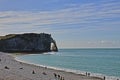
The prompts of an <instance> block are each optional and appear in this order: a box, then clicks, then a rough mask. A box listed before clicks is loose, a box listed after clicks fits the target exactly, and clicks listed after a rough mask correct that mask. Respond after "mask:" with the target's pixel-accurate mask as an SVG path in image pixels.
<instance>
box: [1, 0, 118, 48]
mask: <svg viewBox="0 0 120 80" xmlns="http://www.w3.org/2000/svg"><path fill="white" fill-rule="evenodd" d="M43 32H44V33H49V34H51V35H52V37H53V38H54V39H55V40H56V42H57V45H58V48H120V0H0V36H3V35H6V34H21V33H43Z"/></svg>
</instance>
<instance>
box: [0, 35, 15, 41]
mask: <svg viewBox="0 0 120 80" xmlns="http://www.w3.org/2000/svg"><path fill="white" fill-rule="evenodd" d="M15 36H16V35H15V34H9V35H6V36H0V40H4V39H9V38H12V37H15Z"/></svg>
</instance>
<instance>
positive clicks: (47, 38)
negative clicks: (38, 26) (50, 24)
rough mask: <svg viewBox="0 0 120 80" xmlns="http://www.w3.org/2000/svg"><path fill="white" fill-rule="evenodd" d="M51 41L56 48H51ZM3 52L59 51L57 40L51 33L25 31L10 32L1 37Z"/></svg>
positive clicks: (0, 49)
mask: <svg viewBox="0 0 120 80" xmlns="http://www.w3.org/2000/svg"><path fill="white" fill-rule="evenodd" d="M51 43H53V44H54V45H53V46H54V49H51ZM0 51H2V52H50V51H58V48H57V45H56V42H55V40H53V38H52V37H51V35H50V34H45V33H40V34H36V33H25V34H9V35H6V36H1V37H0Z"/></svg>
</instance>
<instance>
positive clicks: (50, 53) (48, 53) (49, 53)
mask: <svg viewBox="0 0 120 80" xmlns="http://www.w3.org/2000/svg"><path fill="white" fill-rule="evenodd" d="M43 54H47V55H52V54H56V52H46V53H43Z"/></svg>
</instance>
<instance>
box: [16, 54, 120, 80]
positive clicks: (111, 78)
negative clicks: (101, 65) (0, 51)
mask: <svg viewBox="0 0 120 80" xmlns="http://www.w3.org/2000/svg"><path fill="white" fill-rule="evenodd" d="M45 54H47V53H45ZM48 54H53V53H51V52H50V53H48ZM54 54H55V53H54ZM15 60H17V61H19V62H23V63H27V64H31V65H36V66H41V67H47V68H50V69H54V70H60V71H65V72H71V73H74V74H82V75H86V71H80V70H73V69H67V68H59V67H53V66H47V65H41V64H35V63H32V62H29V61H25V60H22V59H20V58H19V57H16V58H15ZM87 73H90V76H92V77H99V78H104V77H106V79H105V80H120V77H115V76H107V75H104V74H100V73H92V72H87Z"/></svg>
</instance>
